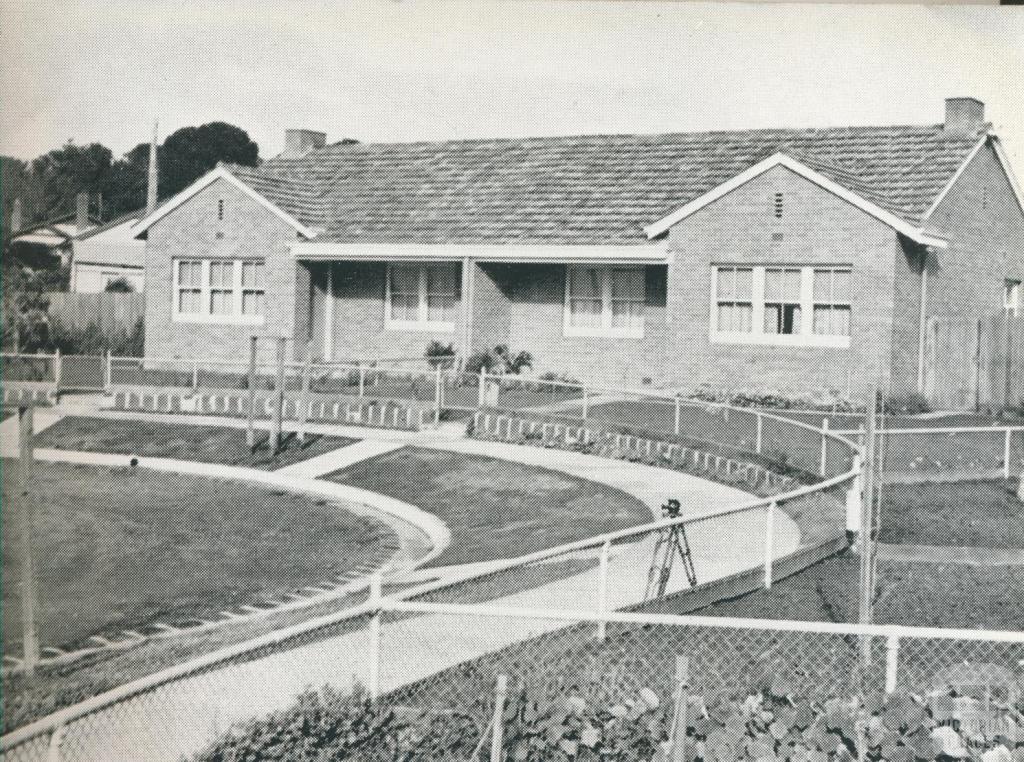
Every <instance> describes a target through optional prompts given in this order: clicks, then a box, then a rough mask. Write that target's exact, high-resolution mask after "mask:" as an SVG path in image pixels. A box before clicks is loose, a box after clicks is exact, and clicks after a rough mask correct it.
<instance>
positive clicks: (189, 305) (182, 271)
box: [177, 260, 203, 315]
mask: <svg viewBox="0 0 1024 762" xmlns="http://www.w3.org/2000/svg"><path fill="white" fill-rule="evenodd" d="M177 264H178V268H177V269H178V273H177V274H178V287H177V291H178V301H177V311H178V312H179V313H181V314H189V315H190V314H198V313H200V312H202V311H203V263H202V262H201V261H199V260H179V261H178V263H177Z"/></svg>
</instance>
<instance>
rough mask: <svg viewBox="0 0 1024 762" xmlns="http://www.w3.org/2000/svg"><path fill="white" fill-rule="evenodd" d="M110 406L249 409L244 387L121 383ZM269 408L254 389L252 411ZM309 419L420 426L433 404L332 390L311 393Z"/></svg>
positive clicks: (290, 404)
mask: <svg viewBox="0 0 1024 762" xmlns="http://www.w3.org/2000/svg"><path fill="white" fill-rule="evenodd" d="M108 400H110V401H111V409H113V410H119V411H125V412H147V413H185V414H188V413H194V414H197V415H226V416H235V417H242V416H245V415H248V412H249V392H248V391H247V390H244V389H242V390H216V391H199V392H193V391H191V390H185V389H154V388H153V387H138V388H130V387H129V388H125V387H121V388H118V389H116V390H114V391H113V392H112V393H111V394H109V395H108ZM299 405H300V402H299V400H296V399H294V398H288V397H286V398H285V400H284V410H283V417H284V419H285V420H287V421H297V420H298V419H299ZM272 411H273V394H272V393H270V394H268V393H267V392H257V393H256V417H257V418H260V419H264V420H265V419H268V418H270V417H271V414H272ZM307 420H309V421H311V422H326V423H339V424H351V425H357V426H376V427H378V428H386V429H399V430H402V431H419V430H420V429H423V428H425V427H427V426H429V425H432V424H433V420H434V410H433V409H432V408H426V407H420V406H417V405H412V404H407V403H403V402H396V401H394V400H372V399H371V400H367V399H363V400H362V401H359V402H350V401H347V400H345V399H344V398H339V396H338V395H335V394H310V395H309V414H308V416H307Z"/></svg>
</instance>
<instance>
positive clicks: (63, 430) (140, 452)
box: [36, 416, 357, 471]
mask: <svg viewBox="0 0 1024 762" xmlns="http://www.w3.org/2000/svg"><path fill="white" fill-rule="evenodd" d="M356 441H357V440H355V439H349V438H348V437H336V436H322V435H318V434H312V435H307V436H306V443H305V444H302V443H300V442H299V440H298V438H297V437H296V436H295V434H294V433H289V434H287V435H286V439H285V448H284V449H283V451H282V452H280V453H278V454H276V455H273V454H271V452H270V447H269V436H268V434H267V432H266V431H265V430H257V431H256V444H257V449H256V451H255V452H251V451H250V450H249V448H248V447H247V446H246V444H245V429H242V428H235V427H230V426H193V425H190V424H178V423H161V422H154V421H140V420H129V419H120V418H85V417H77V416H70V417H67V418H62V419H61V420H59V421H58V422H57V423H55V424H54V425H53V426H50V427H49V428H47V429H45V430H44V431H43V432H41V433H40V434H39V435H38V436H36V446H37V447H52V448H54V449H57V450H79V451H84V452H105V453H117V454H120V455H137V456H140V457H151V458H154V457H155V458H176V459H178V460H196V461H199V462H202V463H218V464H222V465H230V466H246V467H249V468H260V469H263V470H267V471H273V470H275V469H278V468H282V467H284V466H289V465H292V464H294V463H299V462H301V461H303V460H307V459H308V458H313V457H316V456H318V455H323V454H324V453H328V452H331V451H332V450H336V449H338V448H339V447H345V446H346V445H350V444H353V443H354V442H356Z"/></svg>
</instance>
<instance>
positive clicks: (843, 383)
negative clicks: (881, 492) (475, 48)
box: [133, 98, 1024, 393]
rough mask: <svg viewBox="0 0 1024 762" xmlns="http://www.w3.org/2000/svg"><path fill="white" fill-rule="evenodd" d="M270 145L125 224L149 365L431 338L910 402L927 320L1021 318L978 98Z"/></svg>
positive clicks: (1021, 261) (1013, 188)
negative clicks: (904, 107)
mask: <svg viewBox="0 0 1024 762" xmlns="http://www.w3.org/2000/svg"><path fill="white" fill-rule="evenodd" d="M286 142H287V150H286V151H285V152H284V153H283V154H282V155H281V156H278V157H276V158H274V159H270V160H268V161H266V162H264V163H263V164H262V165H261V166H260V167H258V168H243V167H235V166H219V167H218V168H217V169H215V170H213V171H211V172H210V173H209V174H207V175H206V176H204V177H203V178H201V179H200V180H198V181H197V182H196V183H195V184H193V185H192V186H191V187H189V188H188V189H186V190H184V191H182V192H181V193H180V194H178V195H177V196H175V197H173V198H171V199H169V200H167V201H166V202H165V203H164V204H163V205H162V206H160V207H158V208H157V209H156V210H155V211H154V212H153V213H151V214H149V215H148V216H146V217H145V218H144V219H143V220H141V221H140V222H139V223H138V224H137V225H135V226H134V228H133V231H134V233H135V235H137V236H140V237H142V238H145V240H146V244H145V251H146V262H145V269H146V291H147V316H146V353H147V355H148V356H153V357H169V358H173V357H181V358H194V357H209V358H237V359H241V358H244V357H245V356H246V340H247V337H248V336H250V335H253V334H257V335H262V336H268V337H269V336H280V335H284V336H287V337H289V338H291V339H293V340H294V352H295V354H296V355H298V354H299V353H300V352H301V351H302V347H304V346H305V345H306V343H307V342H308V341H309V340H312V341H313V342H314V346H315V349H316V354H317V355H318V356H319V357H321V358H323V359H326V360H344V359H352V358H373V357H382V356H387V357H393V356H420V355H422V353H423V349H424V347H425V345H426V344H427V343H428V342H429V341H431V340H438V341H441V342H444V343H445V344H447V343H451V344H453V345H454V346H455V348H456V349H457V351H458V352H460V353H461V354H462V355H468V354H470V353H472V352H473V351H476V350H479V349H482V348H485V347H493V346H495V345H497V344H508V345H510V346H512V347H513V348H514V349H515V350H527V351H529V352H531V353H532V354H533V355H534V357H535V370H537V371H547V370H551V371H557V372H564V373H568V374H570V375H573V376H576V377H579V378H586V379H589V380H593V381H600V382H606V383H614V384H625V385H640V384H647V383H650V384H654V385H657V386H664V387H671V388H681V389H693V388H695V387H697V386H698V385H702V384H707V385H711V386H715V387H721V388H727V389H734V390H739V389H776V390H798V391H806V390H808V389H830V390H835V391H838V392H840V393H860V392H862V391H863V385H864V384H867V383H869V382H870V381H871V380H873V379H877V380H878V381H879V382H880V383H881V384H883V386H884V387H887V388H888V389H890V390H891V391H892V392H893V393H908V392H914V391H917V390H921V389H923V388H924V385H925V381H926V379H925V377H926V375H927V373H926V370H927V369H926V368H925V364H926V363H925V354H926V347H927V344H928V336H927V333H928V330H929V329H928V325H929V321H930V320H934V319H940V318H945V317H956V316H973V315H988V314H992V313H996V312H999V311H1001V310H1007V311H1009V310H1010V309H1011V308H1012V309H1019V306H1015V305H1019V304H1020V299H1021V297H1020V282H1021V281H1022V280H1024V199H1022V196H1021V189H1020V187H1019V186H1018V185H1017V183H1016V181H1015V179H1014V177H1013V174H1012V173H1011V170H1010V167H1009V164H1008V161H1007V158H1006V155H1005V153H1004V150H1003V148H1002V146H1001V144H1000V141H999V138H998V137H997V136H996V135H995V134H993V132H992V131H991V126H990V125H989V124H988V123H986V122H985V118H984V106H983V104H982V103H980V102H979V101H977V100H975V99H973V98H950V99H948V100H947V101H946V118H945V122H944V123H942V124H937V125H926V126H883V127H841V128H821V129H770V130H768V129H761V130H749V131H735V132H704V133H680V134H665V135H585V136H576V137H553V138H534V139H502V140H464V141H446V142H423V143H408V144H361V143H353V142H352V141H345V142H343V143H337V144H334V145H326V141H325V136H324V134H323V133H318V132H312V131H309V130H289V131H287V134H286ZM268 345H269V342H268Z"/></svg>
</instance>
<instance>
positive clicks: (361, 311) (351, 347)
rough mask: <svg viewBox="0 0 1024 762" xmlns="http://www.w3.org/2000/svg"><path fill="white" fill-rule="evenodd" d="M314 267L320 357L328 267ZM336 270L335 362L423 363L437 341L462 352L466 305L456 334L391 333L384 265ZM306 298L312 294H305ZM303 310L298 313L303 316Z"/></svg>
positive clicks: (341, 266)
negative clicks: (407, 360)
mask: <svg viewBox="0 0 1024 762" xmlns="http://www.w3.org/2000/svg"><path fill="white" fill-rule="evenodd" d="M328 266H329V265H326V264H324V265H320V264H316V265H312V266H311V269H310V275H311V281H310V282H311V283H312V290H313V296H312V309H311V310H310V308H309V303H308V302H306V305H305V309H306V311H307V314H308V313H310V312H311V313H312V321H313V323H312V325H313V335H314V342H315V346H316V350H317V352H319V351H320V349H321V346H322V341H323V331H324V327H323V321H324V306H323V305H324V298H325V292H326V286H327V267H328ZM331 266H333V268H334V278H333V280H334V297H335V300H334V324H333V329H332V335H333V337H334V339H333V346H334V352H333V354H334V359H335V360H346V359H348V360H355V359H362V358H374V357H385V358H387V357H422V356H423V351H424V350H425V349H426V347H427V344H429V343H430V342H431V341H434V340H436V341H440V342H441V343H443V344H445V345H447V344H453V345H454V346H455V348H456V350H457V349H458V347H459V343H460V341H459V337H460V336H461V335H462V331H463V327H462V318H461V314H462V312H461V311H462V307H461V300H456V305H455V312H456V322H455V330H454V331H452V332H445V331H421V330H409V329H389V328H385V321H384V293H385V278H386V277H387V276H386V272H387V266H386V265H385V263H383V262H336V263H334V264H333V265H331ZM300 293H301V294H305V293H308V291H305V292H304V291H301V290H300ZM299 309H301V308H300V307H297V310H299Z"/></svg>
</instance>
